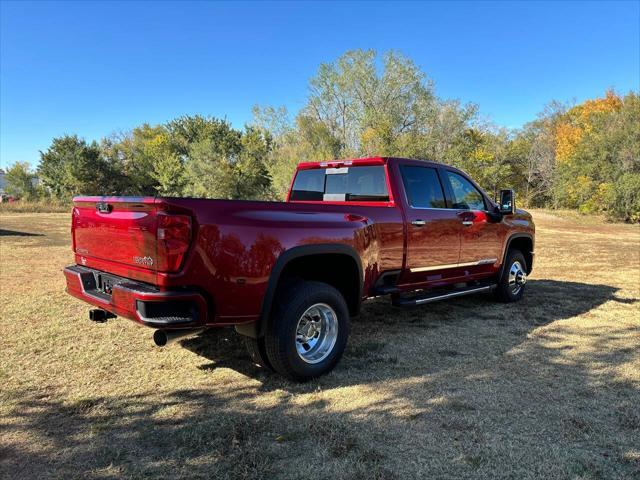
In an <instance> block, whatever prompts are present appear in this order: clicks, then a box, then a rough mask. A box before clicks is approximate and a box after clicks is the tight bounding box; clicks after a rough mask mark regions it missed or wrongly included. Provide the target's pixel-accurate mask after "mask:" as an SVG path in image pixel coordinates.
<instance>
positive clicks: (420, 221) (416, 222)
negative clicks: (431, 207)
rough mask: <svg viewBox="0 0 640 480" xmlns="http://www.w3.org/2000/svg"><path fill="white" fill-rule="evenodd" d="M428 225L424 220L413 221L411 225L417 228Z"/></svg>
mask: <svg viewBox="0 0 640 480" xmlns="http://www.w3.org/2000/svg"><path fill="white" fill-rule="evenodd" d="M426 224H427V222H425V221H424V220H413V221H412V222H411V225H415V226H416V227H424V226H425V225H426Z"/></svg>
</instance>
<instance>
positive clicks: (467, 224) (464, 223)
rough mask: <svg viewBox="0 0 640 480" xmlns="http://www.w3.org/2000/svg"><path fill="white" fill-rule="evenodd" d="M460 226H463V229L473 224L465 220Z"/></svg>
mask: <svg viewBox="0 0 640 480" xmlns="http://www.w3.org/2000/svg"><path fill="white" fill-rule="evenodd" d="M462 224H463V225H464V226H465V227H468V226H470V225H473V222H472V221H471V220H465V221H464V222H462Z"/></svg>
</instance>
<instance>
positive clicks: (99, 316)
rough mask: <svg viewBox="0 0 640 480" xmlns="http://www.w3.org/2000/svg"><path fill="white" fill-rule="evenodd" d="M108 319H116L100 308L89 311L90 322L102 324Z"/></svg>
mask: <svg viewBox="0 0 640 480" xmlns="http://www.w3.org/2000/svg"><path fill="white" fill-rule="evenodd" d="M110 318H116V315H114V314H113V313H111V312H107V311H106V310H102V309H101V308H94V309H92V310H89V320H91V321H92V322H98V323H104V322H106V321H107V320H109V319H110Z"/></svg>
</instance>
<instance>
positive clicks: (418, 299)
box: [393, 285, 496, 307]
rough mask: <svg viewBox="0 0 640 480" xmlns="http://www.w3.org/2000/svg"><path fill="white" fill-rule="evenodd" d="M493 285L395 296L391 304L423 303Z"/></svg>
mask: <svg viewBox="0 0 640 480" xmlns="http://www.w3.org/2000/svg"><path fill="white" fill-rule="evenodd" d="M495 287H496V285H485V286H482V287H466V288H462V289H460V290H454V291H452V292H447V293H431V294H425V295H422V296H414V297H397V298H394V299H393V305H394V306H396V307H411V306H414V305H423V304H425V303H431V302H437V301H439V300H446V299H447V298H455V297H461V296H463V295H471V294H473V293H480V292H488V291H490V290H492V289H493V288H495Z"/></svg>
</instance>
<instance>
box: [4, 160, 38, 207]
mask: <svg viewBox="0 0 640 480" xmlns="http://www.w3.org/2000/svg"><path fill="white" fill-rule="evenodd" d="M5 180H6V182H7V186H6V192H7V193H8V194H9V195H12V196H14V197H19V198H23V199H25V200H33V199H35V197H36V195H37V194H36V187H35V185H34V183H35V180H36V176H35V174H34V173H33V172H32V171H31V167H30V166H29V164H28V163H27V162H16V163H14V164H13V165H12V166H10V167H9V168H8V169H7V172H6V175H5Z"/></svg>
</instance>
